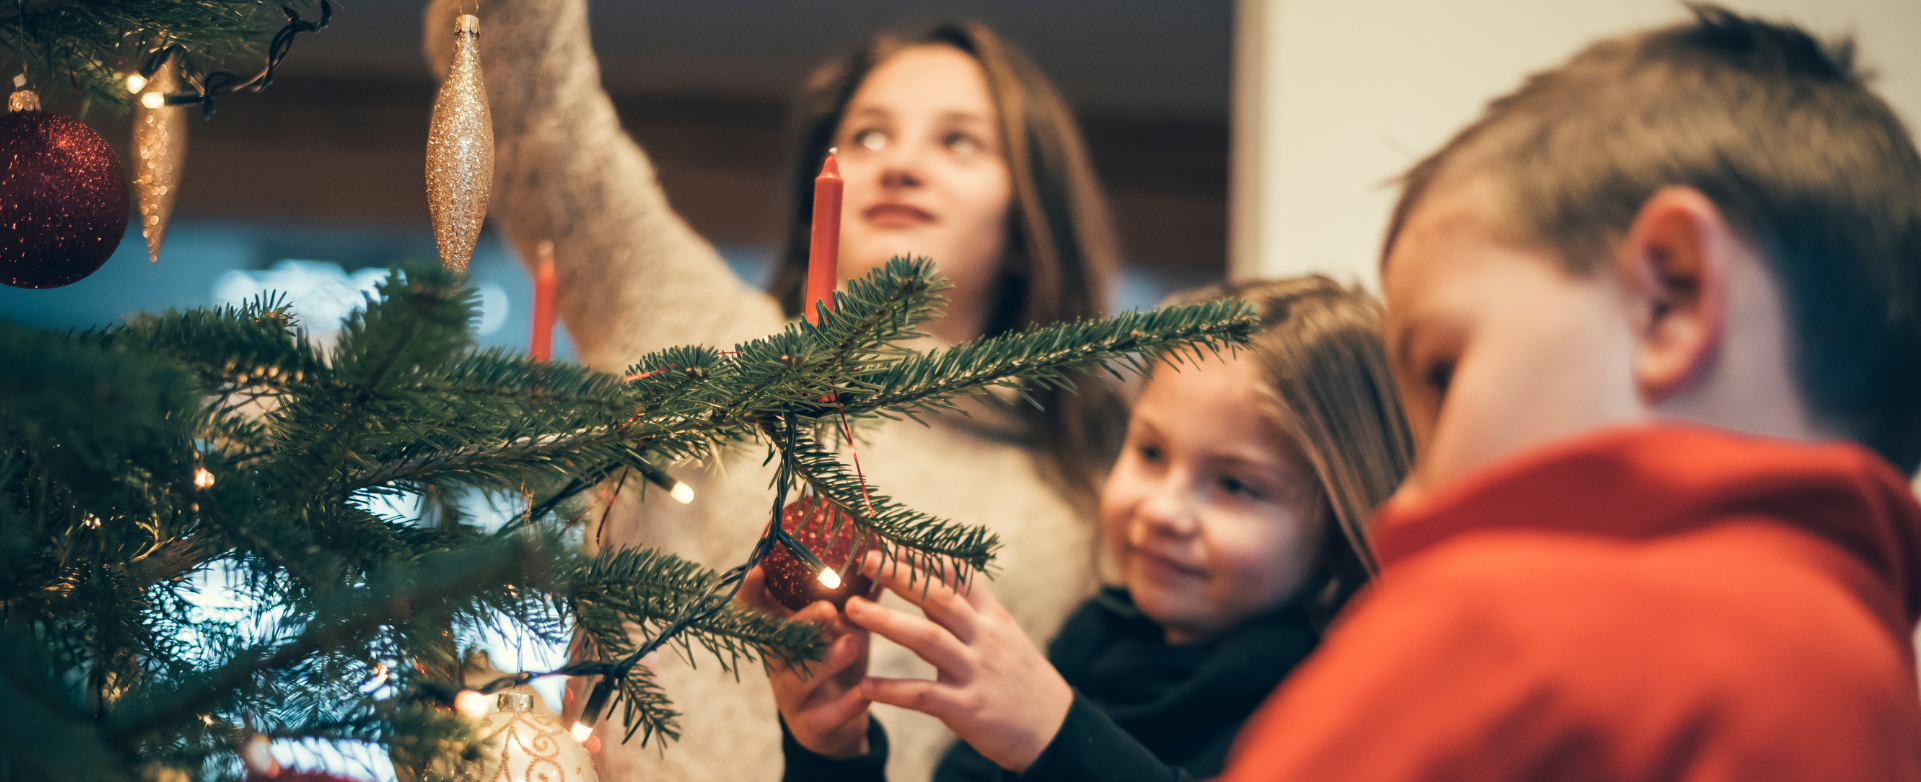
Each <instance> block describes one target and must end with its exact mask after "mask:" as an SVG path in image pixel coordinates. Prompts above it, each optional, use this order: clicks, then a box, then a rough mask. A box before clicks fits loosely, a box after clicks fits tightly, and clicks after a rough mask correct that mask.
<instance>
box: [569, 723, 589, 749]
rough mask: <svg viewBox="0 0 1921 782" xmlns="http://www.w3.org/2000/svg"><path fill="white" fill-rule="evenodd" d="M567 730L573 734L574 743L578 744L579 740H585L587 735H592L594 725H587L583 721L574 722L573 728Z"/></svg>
mask: <svg viewBox="0 0 1921 782" xmlns="http://www.w3.org/2000/svg"><path fill="white" fill-rule="evenodd" d="M568 732H569V733H571V734H572V735H573V737H574V743H576V744H578V743H580V742H583V741H586V740H587V737H588V736H592V735H594V726H592V725H589V724H587V723H585V722H575V723H574V727H573V730H570V731H568Z"/></svg>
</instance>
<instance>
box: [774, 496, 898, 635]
mask: <svg viewBox="0 0 1921 782" xmlns="http://www.w3.org/2000/svg"><path fill="white" fill-rule="evenodd" d="M836 521H838V522H839V526H840V528H839V529H834V526H835V523H836ZM780 526H781V529H784V530H786V531H787V534H788V535H791V536H793V538H794V539H795V540H797V541H800V544H801V545H803V546H806V547H807V549H808V550H809V551H812V552H814V556H816V557H819V558H820V560H821V562H823V563H825V564H826V565H827V566H828V567H830V568H833V569H834V570H835V571H836V575H837V576H838V577H839V578H840V580H841V584H840V587H839V588H835V589H830V588H828V586H827V585H826V584H823V583H821V581H820V577H819V576H818V575H816V574H815V573H814V572H813V571H812V570H810V569H809V568H808V567H807V566H806V565H805V564H802V563H801V561H800V560H799V559H796V558H795V557H794V555H793V553H792V552H789V551H788V550H787V547H786V546H782V545H778V544H776V545H775V546H774V548H773V550H772V551H769V552H767V556H766V557H763V558H762V559H761V561H760V568H761V571H762V572H763V573H765V574H766V575H767V593H768V594H771V595H773V596H774V599H775V600H779V601H780V604H781V605H784V606H787V607H788V608H791V609H793V610H795V611H799V610H801V609H803V608H806V607H807V606H808V605H811V604H812V603H814V602H815V601H818V600H826V601H828V602H830V603H833V604H834V605H835V606H836V607H839V606H844V605H846V604H847V598H850V597H853V596H855V595H861V596H863V597H872V596H873V594H874V581H873V579H870V578H868V577H867V576H866V575H864V574H862V573H861V572H860V560H861V558H862V557H865V556H866V555H867V551H868V550H869V549H872V548H873V547H874V539H873V536H872V535H870V534H867V533H862V532H860V531H859V529H860V528H859V527H856V526H854V520H853V519H852V518H851V517H849V516H848V515H847V514H846V513H845V512H843V511H841V509H840V508H838V507H835V506H834V505H832V504H830V503H825V502H821V501H820V498H818V497H813V496H808V497H802V498H800V499H798V500H795V501H793V502H790V503H787V507H786V508H784V509H782V510H781V512H780ZM850 553H851V556H850ZM850 562H851V563H852V564H851V566H850V565H849V563H850ZM842 570H852V571H854V572H853V573H851V574H849V573H843V572H839V571H842Z"/></svg>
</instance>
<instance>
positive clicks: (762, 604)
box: [740, 565, 793, 616]
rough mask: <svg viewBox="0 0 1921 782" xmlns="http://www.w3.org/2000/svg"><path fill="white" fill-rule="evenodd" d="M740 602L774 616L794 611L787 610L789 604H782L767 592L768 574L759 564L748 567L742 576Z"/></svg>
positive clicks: (786, 614) (785, 614)
mask: <svg viewBox="0 0 1921 782" xmlns="http://www.w3.org/2000/svg"><path fill="white" fill-rule="evenodd" d="M740 602H741V603H742V604H744V605H746V606H747V607H748V608H755V609H759V610H761V611H765V612H767V613H770V614H773V615H774V616H788V615H789V614H792V613H793V612H792V611H789V610H787V606H784V605H781V604H780V601H779V600H775V599H774V596H773V595H770V594H768V593H767V574H766V573H765V572H762V571H761V569H760V566H759V565H755V566H753V567H751V568H748V569H747V574H746V575H744V576H741V579H740Z"/></svg>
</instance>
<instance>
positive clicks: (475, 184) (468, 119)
mask: <svg viewBox="0 0 1921 782" xmlns="http://www.w3.org/2000/svg"><path fill="white" fill-rule="evenodd" d="M493 181H494V120H493V115H492V114H491V113H489V112H488V111H487V86H486V84H484V83H483V82H481V80H480V19H479V18H477V17H475V16H474V15H472V14H461V16H460V19H458V20H457V21H455V22H454V64H453V67H452V68H449V69H448V71H447V80H446V81H445V82H443V83H441V85H440V95H439V96H438V97H436V98H434V121H433V126H432V128H431V129H430V130H429V131H428V132H427V206H428V208H429V209H430V210H431V211H432V212H433V218H434V241H435V242H436V243H437V244H439V245H440V263H441V264H442V265H444V266H446V267H447V268H449V269H453V270H455V271H463V272H464V271H466V270H467V261H468V260H470V259H471V258H473V255H474V242H475V241H477V240H478V239H479V238H480V224H481V222H482V221H484V220H485V219H486V218H487V196H488V194H489V193H490V192H491V191H492V189H493Z"/></svg>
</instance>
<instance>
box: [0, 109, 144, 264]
mask: <svg viewBox="0 0 1921 782" xmlns="http://www.w3.org/2000/svg"><path fill="white" fill-rule="evenodd" d="M128 203H129V202H128V200H127V175H126V173H125V172H123V171H122V170H121V169H120V158H118V157H115V156H114V154H113V148H112V147H110V146H108V145H107V142H106V140H105V139H102V138H100V134H98V133H95V132H93V128H89V127H87V126H86V125H83V124H81V123H80V122H78V121H75V120H73V119H71V118H68V117H63V116H60V115H58V114H49V113H47V112H44V111H16V112H13V113H10V114H5V115H0V283H6V284H8V285H11V286H13V287H15V288H58V287H60V286H62V285H66V284H69V283H72V282H75V281H77V280H79V279H80V278H82V277H85V276H87V275H89V274H92V273H93V272H94V270H95V269H98V268H100V264H103V263H106V262H107V256H110V255H113V249H114V248H115V247H119V246H120V238H121V237H123V236H125V235H126V233H127V215H128V213H129V211H130V208H129V207H128Z"/></svg>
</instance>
